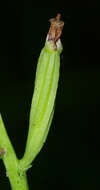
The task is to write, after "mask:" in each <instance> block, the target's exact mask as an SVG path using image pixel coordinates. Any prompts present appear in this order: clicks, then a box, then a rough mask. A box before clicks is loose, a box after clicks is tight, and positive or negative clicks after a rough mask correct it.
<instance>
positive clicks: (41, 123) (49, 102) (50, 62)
mask: <svg viewBox="0 0 100 190" xmlns="http://www.w3.org/2000/svg"><path fill="white" fill-rule="evenodd" d="M61 51H62V44H61V42H59V48H58V49H57V50H54V49H53V42H47V43H46V44H45V47H44V48H43V49H42V51H41V54H40V57H39V60H38V65H37V71H36V79H35V87H34V94H33V98H32V104H31V111H30V120H29V134H28V139H27V144H26V150H25V154H24V157H23V159H22V160H21V162H22V164H23V165H25V168H28V166H29V164H30V163H31V162H32V161H33V160H34V158H35V157H36V155H37V154H38V153H39V151H40V149H41V148H42V146H43V144H44V142H45V140H46V137H47V134H48V131H49V128H50V125H51V122H52V118H53V113H54V103H55V98H56V92H57V87H58V80H59V69H60V53H61Z"/></svg>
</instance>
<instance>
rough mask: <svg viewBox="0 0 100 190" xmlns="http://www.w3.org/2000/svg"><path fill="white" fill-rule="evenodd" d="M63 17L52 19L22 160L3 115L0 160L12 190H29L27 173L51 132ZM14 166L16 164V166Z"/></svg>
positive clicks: (42, 52) (35, 90)
mask: <svg viewBox="0 0 100 190" xmlns="http://www.w3.org/2000/svg"><path fill="white" fill-rule="evenodd" d="M60 17H61V15H60V14H58V15H57V16H56V18H53V19H50V23H51V26H50V30H49V32H48V35H47V39H46V43H45V46H44V48H43V49H42V51H41V53H40V57H39V60H38V64H37V70H36V79H35V87H34V93H33V98H32V104H31V110H30V119H29V132H28V137H27V143H26V148H25V153H24V156H23V158H22V159H20V160H18V158H17V157H16V153H15V151H14V148H13V147H12V144H11V142H10V139H9V137H8V135H7V132H6V129H5V126H4V123H3V120H2V117H1V115H0V157H1V159H2V160H3V162H4V165H5V167H6V171H7V176H8V178H9V180H10V184H11V188H12V190H28V184H27V176H26V171H27V170H28V169H29V168H30V167H31V164H32V162H33V160H34V159H35V157H36V156H37V154H38V153H39V152H40V150H41V148H42V146H43V144H44V142H45V140H46V138H47V135H48V132H49V128H50V126H51V122H52V118H53V115H54V105H55V99H56V93H57V87H58V81H59V70H60V54H61V52H62V49H63V48H62V44H61V41H60V36H61V33H62V29H63V26H64V22H63V21H61V20H60ZM12 163H13V164H12Z"/></svg>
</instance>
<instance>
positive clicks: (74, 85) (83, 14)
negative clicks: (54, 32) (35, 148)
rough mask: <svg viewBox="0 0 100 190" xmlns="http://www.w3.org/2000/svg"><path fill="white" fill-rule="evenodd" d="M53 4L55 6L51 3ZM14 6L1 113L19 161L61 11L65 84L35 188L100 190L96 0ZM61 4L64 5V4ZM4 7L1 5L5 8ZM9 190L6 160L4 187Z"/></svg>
mask: <svg viewBox="0 0 100 190" xmlns="http://www.w3.org/2000/svg"><path fill="white" fill-rule="evenodd" d="M49 3H50V2H47V4H48V7H49ZM52 7H53V8H45V7H44V8H42V7H41V8H39V7H37V8H35V7H34V2H30V1H28V2H27V1H25V2H23V3H22V4H20V3H17V2H16V3H10V2H9V4H8V6H7V7H6V6H5V7H4V10H3V11H2V13H1V17H0V112H1V114H2V117H3V120H4V122H5V125H6V128H7V131H8V134H9V136H10V139H11V141H12V143H13V146H14V148H15V150H16V153H17V155H18V157H19V158H21V157H22V155H23V153H24V148H25V142H26V137H27V131H28V118H29V110H30V104H31V98H32V93H33V87H34V79H35V71H36V65H37V60H38V57H39V54H40V51H41V49H42V47H43V46H44V43H45V38H46V35H47V32H48V29H49V22H48V20H49V18H52V17H55V16H56V14H57V13H58V12H60V13H61V14H62V18H63V20H64V21H65V27H64V30H63V35H62V43H63V48H64V50H63V53H62V55H61V71H60V82H59V88H58V93H57V99H56V110H55V115H54V119H53V122H52V126H51V129H50V132H49V135H48V138H47V141H46V143H45V145H44V147H43V149H42V150H41V152H40V154H39V155H38V156H37V158H36V159H35V161H34V163H33V167H32V168H31V169H30V170H29V171H28V173H27V174H28V181H29V187H30V190H32V189H37V190H40V189H41V188H42V189H46V190H47V189H56V188H58V187H59V188H60V189H68V190H70V189H75V188H77V189H80V190H84V189H85V190H89V189H91V190H92V189H99V188H100V129H99V128H100V119H99V118H100V58H99V57H100V55H99V52H100V28H99V25H100V13H99V9H98V5H97V4H96V1H95V2H92V1H91V2H90V3H89V2H88V1H87V4H86V5H85V4H83V5H79V6H78V5H76V4H74V5H72V6H71V5H70V6H64V4H63V3H62V4H61V6H59V7H60V8H57V7H56V6H55V7H56V8H54V6H52ZM61 7H62V8H61ZM1 10H2V7H1ZM1 189H6V190H8V189H9V190H10V185H9V181H8V178H7V177H6V171H5V168H4V165H3V163H2V161H0V190H1Z"/></svg>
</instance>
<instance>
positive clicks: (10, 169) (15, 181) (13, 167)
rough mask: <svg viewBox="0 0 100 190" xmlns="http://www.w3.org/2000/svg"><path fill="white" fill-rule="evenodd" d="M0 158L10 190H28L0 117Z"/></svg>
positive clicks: (25, 179)
mask: <svg viewBox="0 0 100 190" xmlns="http://www.w3.org/2000/svg"><path fill="white" fill-rule="evenodd" d="M0 157H1V159H2V160H3V162H4V165H5V168H6V175H7V176H8V178H9V181H10V184H11V187H12V190H28V184H27V177H26V174H25V172H23V173H22V172H21V171H20V168H19V164H18V162H19V160H18V159H17V157H16V153H15V151H14V148H13V146H12V144H11V142H10V139H9V137H8V135H7V132H6V129H5V126H4V123H3V120H2V117H1V115H0Z"/></svg>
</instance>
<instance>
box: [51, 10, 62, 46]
mask: <svg viewBox="0 0 100 190" xmlns="http://www.w3.org/2000/svg"><path fill="white" fill-rule="evenodd" d="M49 21H50V23H51V26H50V29H49V32H48V41H50V40H52V41H54V43H55V44H56V42H57V40H58V39H59V38H60V36H61V34H62V30H63V27H64V22H63V21H62V20H61V14H60V13H58V14H57V16H56V17H55V18H51V19H50V20H49Z"/></svg>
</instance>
